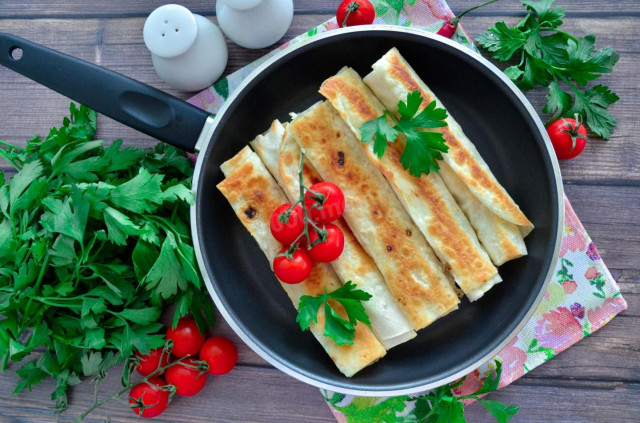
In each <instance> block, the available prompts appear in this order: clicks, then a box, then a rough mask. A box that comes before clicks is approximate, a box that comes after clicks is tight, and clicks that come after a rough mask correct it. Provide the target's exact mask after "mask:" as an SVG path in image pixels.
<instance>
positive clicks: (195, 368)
mask: <svg viewBox="0 0 640 423" xmlns="http://www.w3.org/2000/svg"><path fill="white" fill-rule="evenodd" d="M166 379H167V383H169V384H171V385H174V386H175V387H176V394H178V395H182V396H183V397H190V396H192V395H195V394H197V393H198V392H200V391H201V390H202V388H204V384H205V382H206V381H207V372H206V370H204V369H203V368H201V366H200V361H198V360H196V359H193V358H187V359H186V360H183V361H182V362H181V363H179V364H175V365H173V366H171V367H169V368H168V369H167V376H166Z"/></svg>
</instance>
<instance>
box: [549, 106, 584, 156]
mask: <svg viewBox="0 0 640 423" xmlns="http://www.w3.org/2000/svg"><path fill="white" fill-rule="evenodd" d="M577 118H578V116H577V115H576V119H571V118H560V119H558V120H555V121H553V122H551V123H550V124H549V125H548V126H547V133H548V134H549V138H551V143H552V144H553V149H554V150H555V152H556V156H557V157H558V159H560V160H564V159H572V158H574V157H576V156H577V155H578V154H580V153H582V150H584V146H585V144H586V143H587V130H586V129H585V127H584V125H583V124H582V123H580V120H578V119H577Z"/></svg>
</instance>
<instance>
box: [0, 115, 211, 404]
mask: <svg viewBox="0 0 640 423" xmlns="http://www.w3.org/2000/svg"><path fill="white" fill-rule="evenodd" d="M70 112H71V117H70V118H65V119H64V121H63V125H62V127H60V128H53V129H51V131H50V132H49V135H48V136H47V137H46V138H45V139H41V138H40V137H37V136H36V137H35V138H33V139H32V140H30V141H28V142H27V145H26V147H24V148H22V147H17V146H13V145H11V144H8V143H5V142H3V141H0V147H1V148H0V157H3V158H4V159H5V160H7V161H8V162H9V163H11V164H12V165H13V166H14V167H15V169H16V170H17V171H18V172H17V174H16V175H14V176H13V177H12V178H11V179H10V180H9V182H8V183H7V182H6V181H5V177H4V174H3V173H1V172H0V240H1V242H0V316H1V319H2V320H0V360H1V366H2V370H6V369H7V366H8V362H9V360H11V361H13V362H25V361H26V360H28V359H30V360H29V361H26V362H25V363H24V364H23V365H22V367H21V368H20V369H18V370H17V371H16V372H17V373H18V375H19V376H20V381H19V382H18V385H17V387H16V389H15V391H14V392H15V393H18V392H20V391H22V390H23V389H25V388H27V389H29V390H31V387H32V386H33V385H35V384H37V383H39V382H40V381H42V380H43V379H45V378H47V377H51V378H52V379H54V380H55V381H56V382H57V387H56V390H55V391H54V392H53V394H52V396H51V398H52V400H54V401H56V410H57V411H62V410H64V409H65V408H66V406H67V389H68V388H69V387H71V386H74V385H77V384H78V383H80V380H81V379H82V378H83V377H86V376H89V375H91V374H93V373H94V371H93V370H91V369H94V370H95V369H96V368H98V369H100V371H101V372H106V371H107V370H108V369H109V368H110V367H112V366H114V365H116V364H117V363H119V362H121V361H122V360H124V359H125V358H126V357H128V356H130V355H131V354H132V352H133V351H134V350H137V351H140V352H141V353H142V354H146V353H148V352H149V350H150V349H152V348H157V347H160V346H162V345H163V343H164V328H163V326H162V324H160V323H159V322H158V319H159V317H160V315H161V313H162V312H163V310H164V308H165V307H166V306H167V305H169V304H174V303H176V304H177V307H176V311H175V313H174V319H173V322H174V324H175V323H177V320H178V319H179V318H180V317H181V316H183V315H186V314H187V313H189V312H191V313H193V316H194V318H195V319H196V321H197V323H198V325H199V326H200V328H201V329H203V330H205V329H207V327H208V326H210V325H212V324H213V323H214V315H213V312H214V310H213V306H212V304H211V302H210V301H209V300H208V296H207V295H206V293H205V288H204V284H203V282H202V280H201V276H200V274H199V272H198V269H197V266H196V261H195V256H194V250H193V247H192V246H191V236H190V231H189V223H188V222H189V205H190V204H191V203H192V202H193V194H192V192H191V176H192V172H193V170H192V167H191V165H190V162H189V160H188V159H187V158H186V157H185V156H184V154H183V153H182V152H180V151H179V150H176V149H175V148H172V147H169V146H166V145H164V144H158V145H157V146H156V147H155V149H152V150H149V151H145V150H142V149H138V148H131V147H128V148H124V149H123V148H122V140H117V141H114V142H113V143H112V144H111V145H109V146H108V147H107V146H105V145H104V142H103V141H101V140H93V136H94V135H95V132H96V114H95V112H93V111H92V110H90V109H88V108H86V107H84V106H81V107H80V108H76V106H75V105H74V104H71V107H70ZM88 363H91V364H92V365H91V366H88Z"/></svg>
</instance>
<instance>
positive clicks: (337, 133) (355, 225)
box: [287, 102, 459, 329]
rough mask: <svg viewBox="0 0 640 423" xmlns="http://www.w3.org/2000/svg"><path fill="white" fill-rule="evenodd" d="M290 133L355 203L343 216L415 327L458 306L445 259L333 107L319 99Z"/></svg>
mask: <svg viewBox="0 0 640 423" xmlns="http://www.w3.org/2000/svg"><path fill="white" fill-rule="evenodd" d="M287 133H288V136H291V137H292V138H293V139H294V140H295V141H296V143H297V144H298V145H299V146H300V147H301V148H303V149H304V150H305V156H306V157H307V159H308V160H309V162H310V163H311V164H312V165H313V167H314V168H315V169H316V170H317V171H318V174H319V175H320V176H321V177H322V179H323V180H325V181H329V182H333V183H334V184H336V185H338V186H339V187H340V189H341V190H342V192H343V193H344V195H345V198H346V201H347V202H348V203H349V204H351V206H350V207H347V208H345V211H344V214H343V217H344V219H345V220H346V221H347V223H348V224H349V227H350V228H351V230H352V232H353V234H354V235H355V237H356V238H357V239H358V241H359V242H360V245H362V247H363V248H364V249H365V251H366V252H367V253H368V254H369V256H370V257H371V258H372V259H373V260H374V262H375V263H376V265H377V267H378V269H379V270H380V273H381V274H382V275H383V277H384V278H385V281H386V282H387V286H388V287H389V290H390V291H391V293H392V294H393V295H394V297H395V298H396V300H397V301H398V303H399V304H400V305H401V306H402V307H403V310H404V311H405V313H406V315H407V316H408V317H409V319H410V320H411V322H412V324H413V327H414V329H421V328H423V327H425V326H427V325H429V324H431V323H432V322H433V321H435V320H436V319H438V318H439V317H442V316H444V315H446V314H447V313H449V312H451V311H452V310H455V309H456V308H457V307H458V302H459V300H458V297H457V295H456V292H455V288H454V286H453V283H452V282H451V281H450V280H449V279H448V278H447V276H446V275H445V274H444V271H443V268H442V264H441V263H440V262H439V261H438V259H437V258H436V256H435V254H434V253H433V250H432V249H431V247H429V245H428V244H427V241H426V240H425V239H424V237H423V236H422V234H421V233H420V231H419V230H418V228H416V226H415V225H414V224H413V222H412V221H411V217H409V215H408V214H407V212H406V211H405V209H404V207H403V206H402V203H400V201H399V200H398V198H397V197H396V195H395V194H394V192H393V189H392V188H391V186H390V185H389V183H388V182H387V181H386V179H385V178H384V176H383V175H382V174H381V173H380V171H379V170H378V169H377V168H376V167H375V166H374V165H373V163H371V162H370V161H369V159H368V158H367V157H366V155H365V153H364V151H363V150H362V149H361V147H360V146H359V145H358V144H359V141H358V140H357V139H356V138H355V135H354V134H353V133H352V132H351V130H350V129H349V127H348V126H347V124H346V123H345V122H344V121H343V120H342V118H341V117H340V115H339V114H338V112H337V111H336V110H335V109H334V108H333V106H331V104H330V103H328V102H319V103H316V104H315V105H313V106H312V107H311V108H309V109H307V110H306V111H304V112H302V113H300V114H299V115H297V116H296V118H295V119H293V120H292V121H291V123H290V124H289V126H288V127H287Z"/></svg>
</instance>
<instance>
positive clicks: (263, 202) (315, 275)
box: [218, 152, 386, 377]
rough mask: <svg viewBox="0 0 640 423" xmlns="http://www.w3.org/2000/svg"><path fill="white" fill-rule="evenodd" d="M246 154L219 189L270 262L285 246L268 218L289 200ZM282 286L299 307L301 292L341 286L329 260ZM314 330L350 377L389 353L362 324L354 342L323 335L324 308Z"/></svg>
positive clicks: (341, 311)
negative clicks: (338, 342) (340, 341)
mask: <svg viewBox="0 0 640 423" xmlns="http://www.w3.org/2000/svg"><path fill="white" fill-rule="evenodd" d="M243 154H244V160H236V161H234V162H232V165H229V167H228V169H227V170H231V172H230V173H229V175H228V176H227V178H226V179H224V180H223V181H222V182H220V183H219V184H218V189H219V190H220V192H222V194H223V195H224V196H225V197H226V198H227V200H228V201H229V203H231V205H232V207H233V209H234V211H235V213H236V215H237V216H238V218H239V219H240V221H241V222H242V223H243V225H244V226H245V227H246V228H247V229H248V230H249V232H250V233H251V235H252V236H253V237H254V238H255V239H256V241H257V242H258V245H259V246H260V248H261V249H262V250H263V251H264V252H265V254H266V255H267V258H268V259H269V261H270V262H271V261H273V258H274V257H275V254H277V252H278V251H279V250H280V248H281V247H282V246H281V244H279V243H278V242H277V241H276V240H275V239H273V237H272V236H271V233H270V232H269V220H270V217H271V213H272V212H273V210H275V208H277V207H278V206H279V205H280V204H283V203H285V202H287V197H286V196H285V195H284V193H283V192H282V190H281V189H280V187H279V186H278V185H277V183H276V181H275V180H274V179H273V177H272V176H271V175H270V174H269V172H268V171H267V169H266V168H265V167H264V165H263V164H262V162H260V160H259V159H258V157H257V156H256V154H255V153H251V152H250V154H249V155H248V156H247V155H246V153H243ZM232 160H233V159H232ZM227 163H228V162H227ZM238 163H241V164H240V165H238ZM234 167H235V169H234ZM281 286H282V287H283V288H284V289H285V291H286V292H287V294H288V296H289V298H290V299H291V301H292V302H293V304H294V305H295V306H297V304H298V302H299V300H300V297H301V296H302V295H317V294H320V293H323V292H324V289H325V287H326V289H327V290H328V291H333V290H334V289H337V288H339V287H340V282H339V280H338V278H337V276H336V275H335V273H334V272H333V270H332V269H331V267H330V266H329V265H328V264H327V263H314V266H313V269H312V271H311V274H310V275H309V277H308V278H307V279H306V280H305V281H303V282H302V283H300V284H297V285H288V284H283V283H281ZM335 309H336V311H337V312H338V314H340V315H341V316H342V317H343V318H346V317H347V314H346V312H345V311H344V308H342V306H340V305H339V304H336V305H335ZM311 331H312V333H313V334H314V336H315V337H316V339H318V341H319V342H320V343H321V344H322V346H323V347H324V348H325V350H326V351H327V353H328V354H329V356H330V357H331V359H332V360H333V361H334V362H335V363H336V366H337V367H338V368H339V369H340V371H342V372H343V373H344V374H345V375H346V376H348V377H350V376H352V375H353V374H355V373H356V372H358V371H359V370H361V369H362V368H364V367H366V366H367V365H369V364H371V363H373V362H375V361H376V360H378V359H379V358H380V357H382V356H384V355H385V354H386V351H385V349H384V347H383V346H382V344H381V343H380V341H378V339H377V338H376V337H375V335H374V334H373V332H372V331H371V329H370V328H369V327H368V326H367V325H365V324H362V323H358V324H357V325H356V333H355V338H354V344H353V345H350V346H349V345H343V346H338V345H336V344H335V342H334V341H333V340H331V339H329V338H327V337H325V336H324V335H323V331H324V309H322V308H321V310H320V312H319V313H318V323H315V324H312V325H311Z"/></svg>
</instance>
